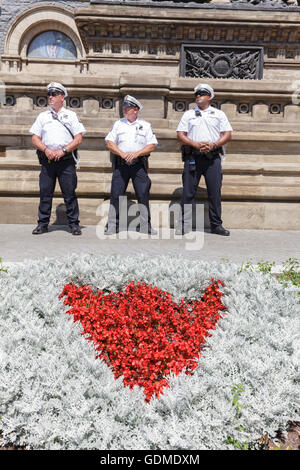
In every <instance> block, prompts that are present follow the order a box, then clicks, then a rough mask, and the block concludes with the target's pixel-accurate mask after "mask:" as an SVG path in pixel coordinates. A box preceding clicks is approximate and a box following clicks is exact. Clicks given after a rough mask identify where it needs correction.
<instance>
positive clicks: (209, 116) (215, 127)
mask: <svg viewBox="0 0 300 470" xmlns="http://www.w3.org/2000/svg"><path fill="white" fill-rule="evenodd" d="M197 110H199V111H200V113H201V116H196V114H195V111H197ZM176 130H177V132H178V131H182V132H186V133H187V137H188V138H189V139H191V140H193V141H194V142H210V143H215V142H216V141H217V140H218V139H219V138H220V135H221V132H226V131H232V127H231V124H230V122H229V121H228V119H227V116H226V114H225V113H224V112H223V111H221V110H220V109H217V108H214V107H213V106H209V107H208V108H207V109H205V110H204V111H203V110H202V109H199V108H198V107H195V108H194V109H190V110H189V111H186V112H185V113H184V115H183V116H182V118H181V120H180V122H179V124H178V127H177V129H176Z"/></svg>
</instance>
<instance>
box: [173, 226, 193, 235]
mask: <svg viewBox="0 0 300 470" xmlns="http://www.w3.org/2000/svg"><path fill="white" fill-rule="evenodd" d="M189 232H191V230H184V228H183V227H177V228H176V229H175V235H185V234H186V233H189Z"/></svg>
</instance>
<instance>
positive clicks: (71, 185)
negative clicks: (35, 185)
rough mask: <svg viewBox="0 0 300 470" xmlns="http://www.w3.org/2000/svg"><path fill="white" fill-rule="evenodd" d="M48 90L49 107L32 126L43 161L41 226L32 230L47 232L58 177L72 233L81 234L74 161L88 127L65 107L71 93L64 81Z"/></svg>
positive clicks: (41, 160) (55, 83)
mask: <svg viewBox="0 0 300 470" xmlns="http://www.w3.org/2000/svg"><path fill="white" fill-rule="evenodd" d="M47 90H48V102H49V106H50V109H48V110H47V111H44V112H42V113H40V114H39V115H38V117H37V119H36V120H35V122H34V123H33V125H32V127H31V129H30V133H31V134H33V135H32V143H33V145H34V146H35V147H36V149H37V153H38V157H39V161H40V164H41V173H40V180H39V183H40V204H39V209H38V225H37V227H36V228H35V229H34V230H33V232H32V233H33V235H40V234H42V233H45V232H47V231H48V224H49V220H50V215H51V209H52V198H53V193H54V189H55V184H56V179H58V181H59V185H60V188H61V191H62V194H63V197H64V201H65V204H66V214H67V217H68V219H69V225H70V228H71V233H72V235H81V229H80V227H79V208H78V201H77V196H76V193H75V189H76V186H77V175H76V168H75V164H76V163H78V162H77V159H78V158H79V157H78V156H77V148H78V147H79V145H80V144H81V142H82V136H83V135H84V134H85V128H84V126H83V125H82V124H81V122H80V121H79V119H78V117H77V115H76V113H74V112H73V111H71V110H67V109H65V108H64V107H63V103H64V99H65V98H66V97H67V96H68V93H67V90H66V88H65V87H64V86H63V85H62V84H61V83H57V82H52V83H50V84H49V85H48V87H47Z"/></svg>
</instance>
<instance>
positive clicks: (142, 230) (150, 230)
mask: <svg viewBox="0 0 300 470" xmlns="http://www.w3.org/2000/svg"><path fill="white" fill-rule="evenodd" d="M136 231H137V232H139V233H147V234H149V235H157V233H158V232H157V230H155V229H154V228H153V227H140V226H137V228H136Z"/></svg>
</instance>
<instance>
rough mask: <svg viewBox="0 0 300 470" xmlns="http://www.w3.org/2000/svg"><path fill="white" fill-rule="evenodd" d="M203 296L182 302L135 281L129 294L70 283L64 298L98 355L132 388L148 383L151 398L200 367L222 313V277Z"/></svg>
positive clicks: (147, 390)
mask: <svg viewBox="0 0 300 470" xmlns="http://www.w3.org/2000/svg"><path fill="white" fill-rule="evenodd" d="M211 281H212V283H211V285H210V286H209V287H208V288H207V289H206V290H205V292H204V294H203V296H202V298H201V299H200V300H196V301H193V302H190V303H186V302H185V300H184V299H181V301H180V302H179V303H176V302H174V301H173V300H172V298H171V295H170V294H168V293H167V292H165V291H162V290H161V289H158V288H157V287H153V286H148V285H146V284H145V283H137V284H134V283H133V282H130V283H129V284H128V286H126V287H125V291H124V292H119V293H114V292H112V293H110V294H108V295H105V294H104V293H103V291H101V290H100V291H98V292H97V293H96V294H93V290H92V288H91V287H89V286H84V287H77V286H75V285H70V284H68V285H66V286H65V287H64V289H63V292H62V293H61V295H60V297H64V296H65V297H66V298H65V301H64V303H65V305H71V306H72V308H71V309H70V310H69V311H68V313H69V314H71V315H73V316H74V321H80V322H81V325H82V327H83V334H84V335H86V336H87V338H88V339H89V340H91V341H92V342H93V343H94V344H95V345H96V351H98V354H97V355H96V357H101V358H102V359H103V360H104V361H105V362H106V363H107V364H108V365H110V366H112V369H113V372H114V377H115V378H116V379H117V378H119V377H123V382H124V385H125V386H129V387H130V388H131V389H132V388H133V387H134V386H135V385H138V386H140V387H143V389H144V393H145V395H146V400H147V401H149V400H150V399H151V397H152V396H153V395H155V396H156V397H157V398H158V397H159V396H160V394H161V393H162V391H163V389H164V388H165V387H168V380H167V376H168V375H169V374H171V373H172V374H175V375H178V374H179V373H180V372H182V370H183V369H185V373H186V374H187V375H191V372H192V371H193V370H194V369H195V368H196V367H197V363H198V361H197V359H198V356H199V354H200V348H201V346H202V345H203V343H204V341H205V338H206V337H207V336H208V335H210V332H209V330H212V329H215V327H216V323H217V321H218V320H219V318H220V311H222V310H225V308H226V307H225V306H224V305H223V304H222V302H221V301H220V299H221V297H222V295H223V294H222V292H220V291H219V285H222V282H221V281H214V280H213V279H212V280H211Z"/></svg>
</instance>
